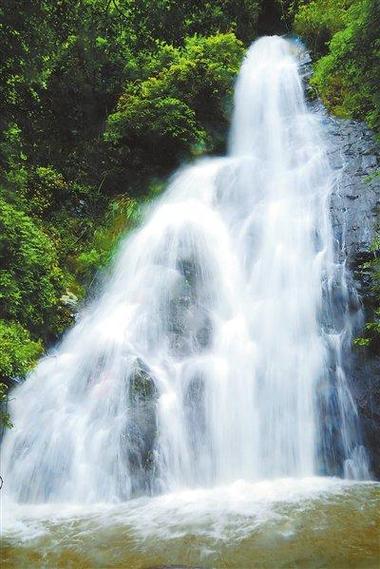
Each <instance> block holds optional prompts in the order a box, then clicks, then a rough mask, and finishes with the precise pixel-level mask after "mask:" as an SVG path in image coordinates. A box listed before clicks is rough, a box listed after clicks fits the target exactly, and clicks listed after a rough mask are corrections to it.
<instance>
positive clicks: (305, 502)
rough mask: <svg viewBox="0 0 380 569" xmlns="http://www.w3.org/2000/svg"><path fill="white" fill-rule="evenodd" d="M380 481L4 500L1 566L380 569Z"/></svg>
mask: <svg viewBox="0 0 380 569" xmlns="http://www.w3.org/2000/svg"><path fill="white" fill-rule="evenodd" d="M379 507H380V484H377V483H352V482H347V481H342V480H337V479H333V478H308V479H303V480H295V479H281V480H274V481H270V482H269V481H263V482H256V483H252V482H245V481H236V482H234V483H233V484H230V485H227V486H221V487H218V488H212V489H191V490H186V489H183V490H179V491H177V492H175V493H171V494H166V495H162V496H157V497H153V498H146V497H144V498H139V499H135V500H131V501H129V502H126V503H124V504H113V505H110V504H97V505H91V506H83V505H81V506H79V505H75V504H70V505H68V504H50V505H43V506H37V505H27V506H20V505H14V504H13V505H12V504H11V503H10V502H8V501H7V499H6V497H3V501H2V515H1V520H2V528H1V529H2V531H1V536H2V564H1V567H2V569H14V568H17V569H19V568H24V567H25V568H28V569H29V568H31V569H33V568H36V569H37V568H38V569H42V568H49V569H51V568H54V569H55V568H57V569H60V568H75V569H77V568H78V569H79V568H83V569H91V568H100V569H106V568H110V569H111V568H119V569H121V568H123V569H150V568H153V567H158V566H162V565H165V566H171V565H174V566H175V565H186V566H190V567H201V568H205V569H206V568H207V569H209V568H210V569H211V568H213V569H227V568H228V569H251V568H252V569H255V568H257V569H266V568H268V569H282V568H292V569H293V568H308V569H309V568H313V569H314V568H328V569H349V568H353V569H361V568H363V569H372V568H373V569H378V568H379V564H380V513H379V512H380V508H379Z"/></svg>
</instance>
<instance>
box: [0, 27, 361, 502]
mask: <svg viewBox="0 0 380 569" xmlns="http://www.w3.org/2000/svg"><path fill="white" fill-rule="evenodd" d="M294 51H295V48H294V46H293V44H292V43H291V42H289V41H287V40H285V39H282V38H279V37H276V36H275V37H265V38H261V39H259V40H258V41H256V42H255V43H254V44H253V46H252V47H251V48H250V50H249V51H248V54H247V56H246V59H245V61H244V63H243V65H242V69H241V72H240V75H239V78H238V81H237V85H236V93H235V105H234V116H233V122H232V128H231V136H230V145H229V146H230V151H229V154H228V156H227V157H225V158H215V159H204V160H201V161H199V162H198V163H196V164H195V165H193V166H191V167H188V168H185V169H183V170H180V171H179V172H178V173H177V174H176V175H175V176H174V178H173V180H172V182H171V185H170V187H169V189H168V190H167V192H166V193H165V195H164V196H163V198H162V199H161V200H160V201H159V202H158V204H156V206H155V208H154V210H153V211H152V212H151V213H150V214H149V215H148V216H147V219H146V221H145V223H144V225H143V226H142V228H141V229H140V230H139V231H138V232H136V233H135V234H134V235H132V236H130V237H128V238H127V239H126V240H125V241H124V242H123V243H122V245H121V248H120V251H119V254H118V257H117V260H116V262H115V265H114V267H113V271H112V275H111V276H110V278H109V280H108V281H107V283H106V284H105V286H104V290H103V291H102V292H101V293H100V294H99V297H98V298H97V299H96V300H95V301H94V302H93V303H92V304H90V305H89V306H88V307H87V308H86V309H85V310H83V312H82V314H81V315H80V318H79V319H78V322H77V323H76V325H75V326H74V328H73V329H72V330H71V331H69V332H68V333H67V335H66V336H65V337H64V339H63V341H62V342H61V344H60V345H59V346H58V348H57V350H56V351H54V352H52V353H50V354H49V355H48V356H47V357H45V358H44V359H42V360H41V362H40V363H39V365H38V366H37V368H36V370H35V371H34V372H33V373H32V374H31V376H30V377H29V378H28V380H27V381H26V382H25V383H24V384H22V385H21V386H20V387H19V388H17V390H15V392H14V395H13V400H12V403H11V413H12V417H13V422H14V424H15V427H14V428H13V429H12V430H10V431H9V432H8V433H7V434H6V436H5V439H4V442H3V447H2V454H3V461H2V462H3V470H4V478H5V480H6V481H7V485H8V487H9V491H10V493H11V494H12V496H13V497H14V498H15V499H17V500H18V501H32V502H33V501H34V502H44V501H79V502H94V501H103V500H104V501H112V500H125V499H128V498H129V497H131V496H134V495H138V494H145V493H156V492H160V491H166V490H175V489H177V488H181V487H187V486H190V487H194V486H213V485H216V484H225V483H229V482H231V481H234V480H237V479H247V480H260V479H264V478H276V477H286V476H292V477H306V476H312V475H315V474H324V475H326V474H328V475H330V474H333V475H340V476H344V477H351V478H366V477H368V469H367V465H366V457H365V450H364V449H363V447H362V446H361V443H360V434H359V425H358V418H357V410H356V407H355V403H354V401H353V399H352V397H351V394H350V389H349V385H348V382H347V379H346V375H345V362H346V361H347V358H348V356H349V351H350V345H351V337H352V329H353V326H354V324H355V322H354V321H355V311H356V313H358V308H357V306H356V309H353V305H355V292H354V291H353V290H351V288H350V286H348V284H347V282H348V281H347V278H346V273H345V267H344V261H343V262H342V260H341V259H340V260H339V259H338V256H337V254H336V251H335V250H334V247H335V242H334V237H333V233H332V228H331V222H330V217H329V196H330V193H331V191H332V189H333V187H334V184H335V183H336V173H334V172H333V171H332V170H331V168H330V166H329V163H328V160H327V157H326V145H325V142H324V140H323V137H322V133H321V127H320V124H319V120H318V116H316V115H315V114H313V113H311V112H309V110H308V109H307V106H306V103H305V100H304V95H303V87H302V79H301V76H300V71H299V63H298V59H297V57H296V55H295V54H294Z"/></svg>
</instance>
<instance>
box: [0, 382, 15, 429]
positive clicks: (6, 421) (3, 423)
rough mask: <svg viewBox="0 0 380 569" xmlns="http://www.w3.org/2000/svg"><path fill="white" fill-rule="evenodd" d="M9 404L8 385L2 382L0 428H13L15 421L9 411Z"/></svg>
mask: <svg viewBox="0 0 380 569" xmlns="http://www.w3.org/2000/svg"><path fill="white" fill-rule="evenodd" d="M7 406H8V386H7V385H5V383H0V429H4V428H5V429H11V428H12V427H13V423H12V421H11V417H10V415H9V413H8V412H7Z"/></svg>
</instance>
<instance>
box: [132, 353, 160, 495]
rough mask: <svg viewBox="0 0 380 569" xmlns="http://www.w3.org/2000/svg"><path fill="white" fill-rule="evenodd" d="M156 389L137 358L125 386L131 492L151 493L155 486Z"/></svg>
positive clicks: (151, 376) (152, 380) (146, 368)
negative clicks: (126, 387) (126, 388)
mask: <svg viewBox="0 0 380 569" xmlns="http://www.w3.org/2000/svg"><path fill="white" fill-rule="evenodd" d="M157 399H158V390H157V386H156V383H155V380H154V378H153V375H152V373H151V371H150V370H149V368H148V367H147V366H146V365H145V364H144V362H142V361H141V360H139V359H137V360H136V363H135V369H134V371H133V372H132V374H131V375H130V377H129V383H128V422H127V426H126V432H125V434H124V439H125V441H124V442H125V445H124V448H125V452H126V459H127V463H128V470H129V473H130V475H131V482H132V493H133V494H135V495H138V494H141V493H146V492H150V491H151V490H152V485H153V484H154V472H155V468H156V441H157Z"/></svg>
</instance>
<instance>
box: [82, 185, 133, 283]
mask: <svg viewBox="0 0 380 569" xmlns="http://www.w3.org/2000/svg"><path fill="white" fill-rule="evenodd" d="M139 219H140V205H139V202H138V201H137V200H134V199H132V198H128V197H125V196H121V197H119V198H117V199H115V200H113V201H112V202H111V203H110V205H109V207H108V210H107V212H106V214H105V221H104V223H103V225H102V226H101V227H99V228H98V229H96V230H95V232H94V236H93V239H92V241H91V242H90V243H89V246H88V248H87V249H85V250H84V251H83V252H82V253H81V254H80V255H78V257H77V258H76V268H75V271H76V274H77V275H78V276H79V277H80V278H81V280H82V281H83V282H85V283H89V282H90V281H91V278H92V276H93V275H94V273H95V271H96V270H97V269H100V268H103V267H105V266H106V265H107V264H108V263H109V261H110V259H111V257H112V254H113V252H114V251H115V249H116V246H117V244H118V242H119V241H120V239H121V237H122V236H123V235H124V233H125V232H126V231H129V230H131V229H133V228H134V227H135V226H136V225H137V223H138V221H139Z"/></svg>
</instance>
